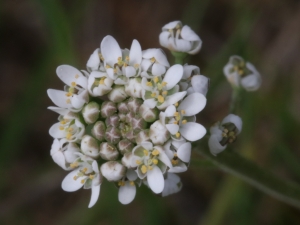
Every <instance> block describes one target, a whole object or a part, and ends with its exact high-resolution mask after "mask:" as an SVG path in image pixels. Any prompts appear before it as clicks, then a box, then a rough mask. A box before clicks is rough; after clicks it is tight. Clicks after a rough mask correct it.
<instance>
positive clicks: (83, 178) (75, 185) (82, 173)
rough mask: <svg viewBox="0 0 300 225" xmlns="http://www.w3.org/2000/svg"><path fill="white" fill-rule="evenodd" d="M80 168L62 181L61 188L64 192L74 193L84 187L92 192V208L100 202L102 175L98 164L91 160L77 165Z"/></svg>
mask: <svg viewBox="0 0 300 225" xmlns="http://www.w3.org/2000/svg"><path fill="white" fill-rule="evenodd" d="M77 166H78V168H77V169H75V170H73V171H72V172H70V173H69V174H68V175H67V176H66V177H65V179H64V180H63V181H62V184H61V187H62V189H63V190H64V191H68V192H73V191H77V190H79V189H80V188H81V187H82V186H84V188H85V189H91V190H92V196H91V200H90V203H89V206H88V207H89V208H91V207H92V206H93V205H94V204H95V203H96V202H97V200H98V198H99V194H100V186H101V183H102V175H101V173H99V167H98V163H97V161H95V160H92V159H89V160H85V161H82V162H80V163H77Z"/></svg>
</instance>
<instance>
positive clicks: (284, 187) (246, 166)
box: [194, 148, 300, 209]
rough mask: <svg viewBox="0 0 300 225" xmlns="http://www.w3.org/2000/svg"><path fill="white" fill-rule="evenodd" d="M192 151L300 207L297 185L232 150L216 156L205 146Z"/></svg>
mask: <svg viewBox="0 0 300 225" xmlns="http://www.w3.org/2000/svg"><path fill="white" fill-rule="evenodd" d="M194 151H195V152H197V153H198V154H200V155H202V156H204V157H205V158H206V159H207V160H209V161H211V162H212V163H213V164H214V165H215V166H217V167H219V168H220V169H222V170H223V171H225V172H227V173H230V174H232V175H234V176H237V177H239V178H241V179H242V180H244V181H245V182H247V183H248V184H250V185H252V186H254V187H256V188H257V189H259V190H261V191H262V192H264V193H266V194H268V195H270V196H272V197H274V198H276V199H278V200H280V201H282V202H285V203H287V204H289V205H291V206H294V207H296V208H298V209H300V186H299V185H297V184H295V183H292V182H290V181H285V180H282V179H280V178H278V177H277V176H275V175H274V174H272V173H271V172H269V171H267V170H266V169H264V168H261V167H259V166H258V165H256V164H255V163H253V162H251V161H249V160H248V159H246V158H244V157H242V156H240V155H239V154H237V153H235V152H233V151H224V152H222V154H219V155H218V157H215V156H213V155H212V154H211V153H210V152H209V150H208V149H205V148H194Z"/></svg>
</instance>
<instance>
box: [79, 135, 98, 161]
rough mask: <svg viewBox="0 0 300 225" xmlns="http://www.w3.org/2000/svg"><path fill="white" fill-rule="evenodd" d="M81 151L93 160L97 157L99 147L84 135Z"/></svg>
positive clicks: (89, 137) (93, 139)
mask: <svg viewBox="0 0 300 225" xmlns="http://www.w3.org/2000/svg"><path fill="white" fill-rule="evenodd" d="M81 150H82V152H83V153H84V154H85V155H87V156H90V157H92V158H94V159H96V158H98V157H99V146H98V143H97V141H96V139H95V138H93V137H91V136H89V135H85V136H83V137H82V140H81Z"/></svg>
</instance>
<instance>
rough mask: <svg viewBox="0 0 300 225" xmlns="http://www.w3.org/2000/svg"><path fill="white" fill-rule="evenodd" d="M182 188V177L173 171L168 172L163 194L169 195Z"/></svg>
mask: <svg viewBox="0 0 300 225" xmlns="http://www.w3.org/2000/svg"><path fill="white" fill-rule="evenodd" d="M181 188H182V183H181V181H180V177H179V176H177V175H176V174H173V173H169V172H168V173H167V174H166V179H165V186H164V190H163V192H162V196H163V197H165V196H168V195H171V194H175V193H177V192H179V191H180V190H181Z"/></svg>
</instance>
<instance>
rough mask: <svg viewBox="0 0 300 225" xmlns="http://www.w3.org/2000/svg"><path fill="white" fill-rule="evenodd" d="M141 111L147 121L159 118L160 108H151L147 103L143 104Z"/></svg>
mask: <svg viewBox="0 0 300 225" xmlns="http://www.w3.org/2000/svg"><path fill="white" fill-rule="evenodd" d="M139 113H140V115H141V117H142V118H143V119H144V120H145V121H147V122H154V121H155V120H157V118H158V110H157V108H156V107H155V108H153V109H150V108H149V107H148V106H146V105H145V104H143V105H141V107H140V109H139Z"/></svg>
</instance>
